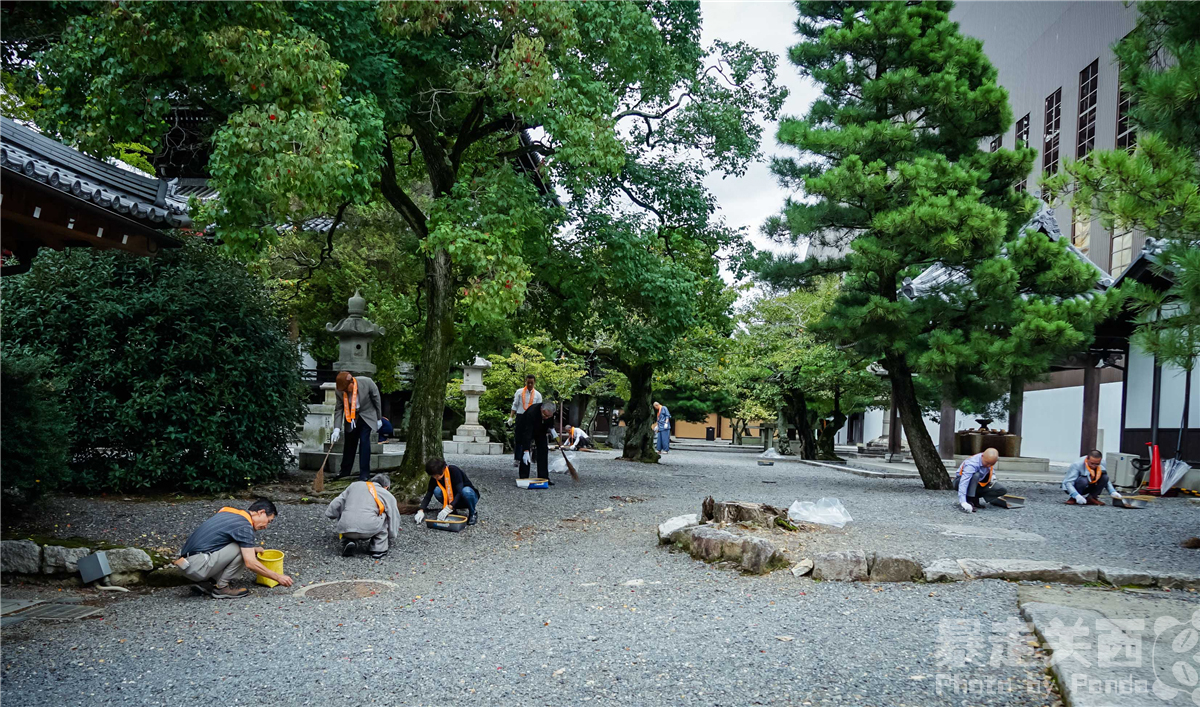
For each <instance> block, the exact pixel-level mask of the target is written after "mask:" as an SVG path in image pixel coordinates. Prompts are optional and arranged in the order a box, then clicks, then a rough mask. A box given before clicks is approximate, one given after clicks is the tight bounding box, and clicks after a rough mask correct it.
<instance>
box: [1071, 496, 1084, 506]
mask: <svg viewBox="0 0 1200 707" xmlns="http://www.w3.org/2000/svg"><path fill="white" fill-rule="evenodd" d="M1071 498H1073V499H1075V503H1076V504H1077V505H1080V506H1086V505H1087V499H1086V498H1084V497H1083V496H1080V495H1079V494H1075V495H1074V496H1072V497H1071Z"/></svg>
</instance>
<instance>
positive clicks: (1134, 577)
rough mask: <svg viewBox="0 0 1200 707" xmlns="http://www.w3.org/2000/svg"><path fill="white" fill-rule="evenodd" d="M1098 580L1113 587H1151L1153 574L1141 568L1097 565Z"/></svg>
mask: <svg viewBox="0 0 1200 707" xmlns="http://www.w3.org/2000/svg"><path fill="white" fill-rule="evenodd" d="M1097 569H1098V570H1099V571H1100V581H1101V582H1107V583H1109V584H1111V585H1112V586H1114V587H1152V586H1154V575H1152V574H1150V573H1149V572H1143V571H1142V570H1131V569H1125V568H1123V567H1098V568H1097Z"/></svg>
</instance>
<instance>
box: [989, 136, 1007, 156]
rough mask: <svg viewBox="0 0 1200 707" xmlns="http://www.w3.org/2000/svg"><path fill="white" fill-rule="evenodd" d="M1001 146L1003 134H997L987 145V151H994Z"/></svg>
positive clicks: (1002, 144)
mask: <svg viewBox="0 0 1200 707" xmlns="http://www.w3.org/2000/svg"><path fill="white" fill-rule="evenodd" d="M1003 146H1004V136H1003V135H997V136H996V137H994V138H992V144H991V145H989V146H988V152H996V151H997V150H999V149H1000V148H1001V147H1003Z"/></svg>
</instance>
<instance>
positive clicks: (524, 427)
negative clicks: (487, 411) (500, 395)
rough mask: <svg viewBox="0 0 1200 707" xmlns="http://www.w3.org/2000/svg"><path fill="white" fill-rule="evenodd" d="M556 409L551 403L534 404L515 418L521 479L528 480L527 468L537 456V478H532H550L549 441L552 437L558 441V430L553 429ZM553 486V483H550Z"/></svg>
mask: <svg viewBox="0 0 1200 707" xmlns="http://www.w3.org/2000/svg"><path fill="white" fill-rule="evenodd" d="M557 410H558V407H557V406H556V405H555V404H554V403H552V402H545V403H534V404H532V405H530V406H529V408H528V409H526V410H525V412H523V413H521V414H520V415H519V416H517V434H516V439H517V449H518V451H519V453H520V455H521V464H520V466H519V467H518V473H519V474H520V477H521V478H522V479H528V478H529V467H530V465H531V464H532V463H533V457H534V455H535V454H536V456H537V469H538V473H537V476H535V477H534V478H538V479H547V480H549V478H550V468H549V464H550V441H549V439H548V436H550V435H552V436H553V437H554V439H555V440H557V439H558V430H556V429H554V413H555V411H557ZM550 483H551V484H553V483H554V482H553V481H550Z"/></svg>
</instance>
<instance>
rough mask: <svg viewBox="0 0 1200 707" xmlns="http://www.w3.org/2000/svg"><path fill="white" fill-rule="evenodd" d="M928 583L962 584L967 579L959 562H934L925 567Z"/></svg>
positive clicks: (944, 560) (943, 560)
mask: <svg viewBox="0 0 1200 707" xmlns="http://www.w3.org/2000/svg"><path fill="white" fill-rule="evenodd" d="M924 576H925V581H926V582H961V581H963V580H965V579H966V578H967V575H966V574H964V573H963V569H962V567H960V566H959V564H958V560H946V559H942V560H934V561H933V562H931V563H929V564H928V565H926V566H925V573H924Z"/></svg>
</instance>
